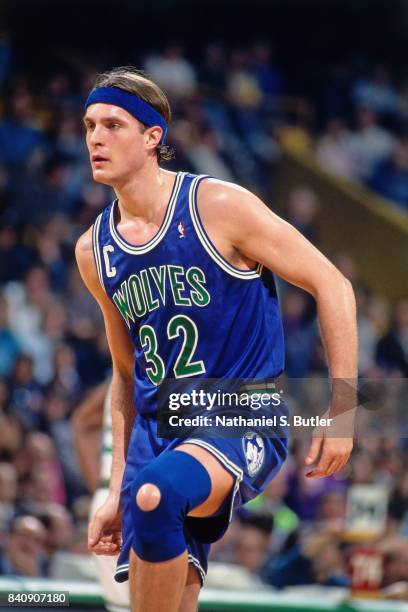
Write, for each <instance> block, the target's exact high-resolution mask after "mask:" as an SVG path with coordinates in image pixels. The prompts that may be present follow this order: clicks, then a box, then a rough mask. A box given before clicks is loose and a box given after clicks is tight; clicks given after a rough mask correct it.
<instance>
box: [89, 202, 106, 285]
mask: <svg viewBox="0 0 408 612" xmlns="http://www.w3.org/2000/svg"><path fill="white" fill-rule="evenodd" d="M101 219H102V213H100V214H99V215H98V217H97V218H96V220H95V223H94V224H93V228H92V249H93V254H94V259H95V264H96V270H97V272H98V277H99V282H100V283H101V286H102V289H103V290H104V291H106V289H105V283H104V282H103V273H102V261H101V250H100V248H99V227H100V225H101Z"/></svg>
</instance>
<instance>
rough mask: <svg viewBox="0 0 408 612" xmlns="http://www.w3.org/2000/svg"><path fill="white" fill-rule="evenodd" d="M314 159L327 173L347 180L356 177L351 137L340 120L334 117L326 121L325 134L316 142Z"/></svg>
mask: <svg viewBox="0 0 408 612" xmlns="http://www.w3.org/2000/svg"><path fill="white" fill-rule="evenodd" d="M316 157H317V160H318V162H319V164H320V165H321V166H322V168H324V169H325V170H327V172H331V173H332V174H335V175H337V176H341V177H343V178H346V179H349V180H354V179H355V178H356V177H357V167H356V164H355V161H354V159H353V148H352V135H351V133H350V131H349V130H348V129H347V128H346V126H345V123H344V121H343V120H342V119H340V118H338V117H334V118H332V119H330V120H329V121H328V123H327V127H326V131H325V133H324V134H323V136H322V137H321V138H319V140H318V141H317V144H316Z"/></svg>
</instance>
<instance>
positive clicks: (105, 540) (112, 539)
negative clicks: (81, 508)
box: [88, 498, 122, 555]
mask: <svg viewBox="0 0 408 612" xmlns="http://www.w3.org/2000/svg"><path fill="white" fill-rule="evenodd" d="M121 544H122V520H121V513H120V509H119V501H118V500H116V499H111V498H108V499H107V500H106V502H105V503H104V504H103V506H101V507H100V508H98V510H97V511H96V513H95V514H94V516H93V517H92V519H91V522H90V523H89V528H88V550H89V552H93V553H95V554H96V555H117V554H119V552H120V548H121Z"/></svg>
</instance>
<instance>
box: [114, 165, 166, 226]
mask: <svg viewBox="0 0 408 612" xmlns="http://www.w3.org/2000/svg"><path fill="white" fill-rule="evenodd" d="M173 181H174V173H173V172H168V171H167V170H163V169H162V168H159V166H149V167H146V168H142V169H141V170H140V171H139V172H137V173H135V175H133V176H132V178H131V179H129V180H128V181H126V182H123V183H121V184H120V185H115V187H114V189H115V193H116V195H117V198H118V200H119V206H120V210H121V213H122V214H123V215H124V216H125V217H129V218H132V217H141V218H143V219H145V220H146V221H147V222H151V221H153V220H154V219H155V217H156V215H157V214H159V213H160V211H161V210H162V209H163V208H165V206H166V205H167V202H168V199H169V197H168V194H169V192H170V191H171V188H172V185H173Z"/></svg>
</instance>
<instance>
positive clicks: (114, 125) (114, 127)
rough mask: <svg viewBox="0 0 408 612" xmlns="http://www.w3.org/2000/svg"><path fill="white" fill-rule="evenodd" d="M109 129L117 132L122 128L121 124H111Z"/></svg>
mask: <svg viewBox="0 0 408 612" xmlns="http://www.w3.org/2000/svg"><path fill="white" fill-rule="evenodd" d="M108 127H109V129H110V130H116V129H117V128H119V127H120V125H119V123H110V124H109V126H108Z"/></svg>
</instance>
